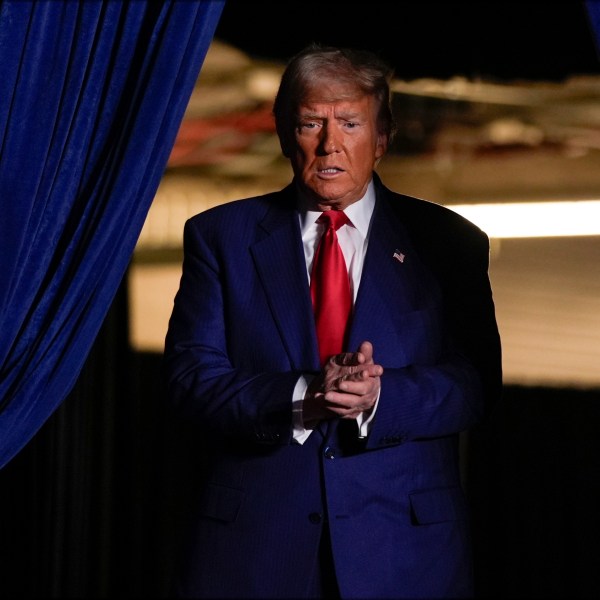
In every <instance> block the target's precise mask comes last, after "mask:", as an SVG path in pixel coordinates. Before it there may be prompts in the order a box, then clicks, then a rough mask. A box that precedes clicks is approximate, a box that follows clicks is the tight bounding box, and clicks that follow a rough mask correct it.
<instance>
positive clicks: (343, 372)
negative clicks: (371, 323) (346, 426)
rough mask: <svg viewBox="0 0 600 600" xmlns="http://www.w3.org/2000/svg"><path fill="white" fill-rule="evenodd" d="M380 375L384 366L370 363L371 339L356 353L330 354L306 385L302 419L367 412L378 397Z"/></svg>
mask: <svg viewBox="0 0 600 600" xmlns="http://www.w3.org/2000/svg"><path fill="white" fill-rule="evenodd" d="M382 374H383V367H382V366H381V365H377V364H375V363H374V362H373V345H372V344H371V342H363V343H362V344H361V345H360V347H359V349H358V350H357V351H356V352H344V353H341V354H336V355H335V356H332V357H331V358H330V359H329V360H328V361H327V363H326V364H325V366H324V367H323V369H322V371H321V373H320V374H319V375H317V376H316V377H315V378H314V379H313V381H312V382H311V383H310V385H309V386H308V390H307V393H306V396H305V398H304V403H303V409H302V410H303V417H304V421H305V422H308V421H312V420H322V419H331V418H333V417H339V418H341V419H355V418H356V417H358V415H359V414H360V413H365V415H368V414H369V413H370V411H371V410H372V409H373V406H374V405H375V402H376V401H377V398H378V396H379V390H380V388H381V379H380V378H381V375H382Z"/></svg>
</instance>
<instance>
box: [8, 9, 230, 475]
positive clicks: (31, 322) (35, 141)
mask: <svg viewBox="0 0 600 600" xmlns="http://www.w3.org/2000/svg"><path fill="white" fill-rule="evenodd" d="M223 5H224V1H223V0H221V1H208V0H206V1H200V0H196V1H191V0H147V1H140V0H134V1H126V0H79V1H75V0H73V1H65V2H62V1H55V0H38V1H23V0H8V1H3V2H2V3H1V4H0V57H1V59H0V468H2V467H3V466H4V465H5V464H6V463H7V462H8V461H9V460H10V459H11V458H12V457H14V455H15V454H17V453H18V452H19V451H20V450H21V449H22V448H23V446H25V445H26V444H27V442H28V441H29V440H30V439H31V438H32V437H33V436H34V435H35V433H36V432H37V431H38V430H39V428H40V427H41V426H42V425H43V424H44V422H45V421H46V420H47V419H48V417H49V416H50V415H51V414H52V413H53V412H54V411H55V409H56V408H57V407H58V406H59V405H60V403H61V402H62V401H63V400H64V399H65V397H66V396H67V395H68V393H69V392H70V391H71V389H72V388H73V386H74V384H75V382H76V380H77V377H78V375H79V373H80V371H81V369H82V367H83V364H84V362H85V359H86V357H87V355H88V353H89V351H90V348H91V346H92V344H93V342H94V339H95V337H96V335H97V334H98V331H99V329H100V327H101V325H102V322H103V320H104V318H105V316H106V313H107V311H108V309H109V306H110V304H111V302H112V300H113V297H114V296H115V293H116V291H117V289H118V287H119V284H120V282H121V280H122V278H123V276H124V274H125V272H126V270H127V266H128V264H129V261H130V258H131V255H132V252H133V249H134V247H135V244H136V241H137V239H138V237H139V234H140V231H141V228H142V225H143V223H144V220H145V218H146V215H147V212H148V209H149V207H150V204H151V202H152V199H153V197H154V194H155V192H156V189H157V187H158V184H159V182H160V179H161V177H162V174H163V171H164V168H165V165H166V162H167V159H168V156H169V153H170V151H171V148H172V145H173V142H174V140H175V136H176V134H177V130H178V128H179V125H180V123H181V119H182V118H183V113H184V111H185V108H186V106H187V103H188V100H189V97H190V95H191V92H192V89H193V87H194V84H195V82H196V79H197V77H198V74H199V72H200V68H201V66H202V62H203V60H204V57H205V55H206V52H207V50H208V47H209V45H210V42H211V41H212V37H213V35H214V31H215V28H216V25H217V23H218V20H219V18H220V16H221V12H222V9H223Z"/></svg>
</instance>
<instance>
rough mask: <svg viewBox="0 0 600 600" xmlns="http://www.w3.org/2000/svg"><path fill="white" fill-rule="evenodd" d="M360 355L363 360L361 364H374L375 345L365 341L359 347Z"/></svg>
mask: <svg viewBox="0 0 600 600" xmlns="http://www.w3.org/2000/svg"><path fill="white" fill-rule="evenodd" d="M358 354H359V355H362V358H363V360H362V361H361V362H373V344H371V342H368V341H366V340H365V341H364V342H362V343H361V345H360V346H359V348H358Z"/></svg>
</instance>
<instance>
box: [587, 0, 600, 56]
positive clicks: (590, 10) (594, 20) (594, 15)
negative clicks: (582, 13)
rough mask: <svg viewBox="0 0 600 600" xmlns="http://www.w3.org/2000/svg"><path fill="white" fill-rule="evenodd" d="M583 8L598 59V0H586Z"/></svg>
mask: <svg viewBox="0 0 600 600" xmlns="http://www.w3.org/2000/svg"><path fill="white" fill-rule="evenodd" d="M585 7H586V9H587V15H588V21H589V23H590V29H591V30H592V34H593V36H594V41H595V44H596V54H597V55H598V58H599V59H600V0H587V1H586V3H585Z"/></svg>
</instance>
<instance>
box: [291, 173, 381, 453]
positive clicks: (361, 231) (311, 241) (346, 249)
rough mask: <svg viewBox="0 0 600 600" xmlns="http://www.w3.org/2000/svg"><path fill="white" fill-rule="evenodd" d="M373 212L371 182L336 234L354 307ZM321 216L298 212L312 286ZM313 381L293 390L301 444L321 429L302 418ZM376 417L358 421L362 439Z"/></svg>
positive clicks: (302, 382) (297, 436) (303, 380)
mask: <svg viewBox="0 0 600 600" xmlns="http://www.w3.org/2000/svg"><path fill="white" fill-rule="evenodd" d="M374 208H375V188H374V186H373V181H371V182H370V183H369V186H368V188H367V191H366V193H365V195H364V196H363V197H362V198H361V199H360V200H358V201H356V202H354V203H352V204H350V206H348V207H347V208H346V209H345V210H344V212H345V213H346V216H347V217H348V218H349V219H350V222H351V224H347V225H342V227H340V228H339V229H338V230H337V236H338V242H339V244H340V247H341V249H342V253H343V255H344V259H345V261H346V267H347V268H348V277H349V282H350V292H351V294H352V301H353V303H354V302H356V294H357V293H358V286H359V284H360V277H361V274H362V268H363V263H364V260H365V254H366V252H367V244H368V241H369V230H370V225H371V217H372V215H373V209H374ZM320 215H321V212H320V211H311V210H309V211H300V212H299V218H300V230H301V233H302V244H303V246H304V258H305V260H306V274H307V277H308V281H309V283H310V273H311V270H312V263H313V258H314V255H315V250H316V248H317V245H318V243H319V240H320V239H321V235H322V234H323V229H324V227H323V225H322V224H320V223H317V222H316V221H317V219H318V218H319V216H320ZM311 380H312V376H308V375H305V376H302V377H300V379H299V380H298V383H297V384H296V387H295V388H294V396H293V399H292V402H293V404H292V411H293V425H294V439H295V440H296V442H298V443H300V444H302V443H304V441H306V439H307V438H308V436H309V435H310V434H311V433H312V431H313V429H314V428H315V427H316V426H317V425H318V423H317V422H315V423H304V420H303V417H302V404H303V399H304V395H305V394H306V390H307V388H308V384H309V383H310V381H311ZM374 414H375V407H374V408H373V411H372V412H371V414H370V415H369V417H368V418H367V419H365V417H364V415H363V413H361V414H360V415H359V416H358V417H357V422H358V426H359V435H360V436H361V437H365V436H366V435H367V434H368V430H369V424H370V423H371V421H372V419H373V416H374Z"/></svg>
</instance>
